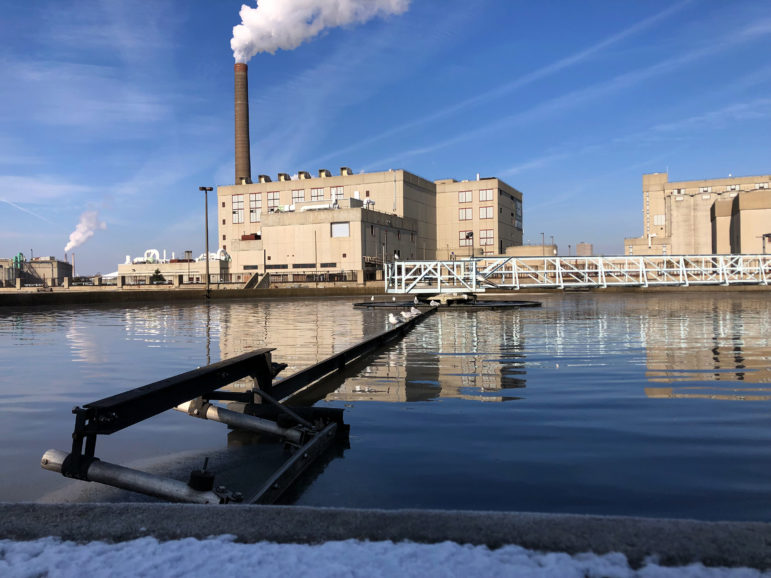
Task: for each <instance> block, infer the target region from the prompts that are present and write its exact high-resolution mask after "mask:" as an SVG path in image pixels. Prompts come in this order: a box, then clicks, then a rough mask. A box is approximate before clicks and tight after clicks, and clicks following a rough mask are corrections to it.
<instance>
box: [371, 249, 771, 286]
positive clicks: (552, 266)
mask: <svg viewBox="0 0 771 578" xmlns="http://www.w3.org/2000/svg"><path fill="white" fill-rule="evenodd" d="M770 279H771V255H663V256H638V257H634V256H620V257H504V256H498V257H484V258H473V259H465V260H454V261H395V262H393V263H386V265H385V289H386V292H388V293H426V294H441V293H484V292H485V291H486V290H494V289H513V290H519V289H529V288H553V289H565V288H570V287H576V288H598V289H604V288H607V287H660V286H680V287H688V286H691V285H768V282H769V280H770Z"/></svg>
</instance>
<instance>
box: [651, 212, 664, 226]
mask: <svg viewBox="0 0 771 578" xmlns="http://www.w3.org/2000/svg"><path fill="white" fill-rule="evenodd" d="M664 223H666V218H665V217H664V215H653V224H654V225H657V226H659V227H663V226H664Z"/></svg>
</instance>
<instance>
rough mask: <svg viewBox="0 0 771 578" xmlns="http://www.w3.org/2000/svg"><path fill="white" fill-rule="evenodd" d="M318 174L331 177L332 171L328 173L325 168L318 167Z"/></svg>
mask: <svg viewBox="0 0 771 578" xmlns="http://www.w3.org/2000/svg"><path fill="white" fill-rule="evenodd" d="M319 176H320V177H331V176H332V173H330V172H329V171H328V170H327V169H319Z"/></svg>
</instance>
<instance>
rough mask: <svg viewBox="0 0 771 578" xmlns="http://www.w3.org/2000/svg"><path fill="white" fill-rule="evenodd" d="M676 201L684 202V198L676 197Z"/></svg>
mask: <svg viewBox="0 0 771 578" xmlns="http://www.w3.org/2000/svg"><path fill="white" fill-rule="evenodd" d="M675 200H676V201H682V200H683V197H675Z"/></svg>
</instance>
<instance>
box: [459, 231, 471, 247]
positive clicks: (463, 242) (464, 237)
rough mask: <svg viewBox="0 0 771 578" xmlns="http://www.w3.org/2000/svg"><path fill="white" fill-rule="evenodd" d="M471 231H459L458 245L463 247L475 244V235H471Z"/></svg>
mask: <svg viewBox="0 0 771 578" xmlns="http://www.w3.org/2000/svg"><path fill="white" fill-rule="evenodd" d="M469 233H471V231H460V232H459V233H458V245H460V246H461V247H471V246H472V245H473V244H474V237H473V236H472V235H469Z"/></svg>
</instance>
